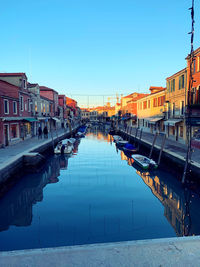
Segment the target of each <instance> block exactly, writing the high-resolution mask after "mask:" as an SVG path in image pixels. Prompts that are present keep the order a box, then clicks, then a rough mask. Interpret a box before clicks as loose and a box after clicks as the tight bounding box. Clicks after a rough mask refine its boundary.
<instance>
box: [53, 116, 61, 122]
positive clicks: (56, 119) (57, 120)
mask: <svg viewBox="0 0 200 267" xmlns="http://www.w3.org/2000/svg"><path fill="white" fill-rule="evenodd" d="M51 119H52V120H54V121H56V122H60V120H59V119H58V118H56V117H52V118H51Z"/></svg>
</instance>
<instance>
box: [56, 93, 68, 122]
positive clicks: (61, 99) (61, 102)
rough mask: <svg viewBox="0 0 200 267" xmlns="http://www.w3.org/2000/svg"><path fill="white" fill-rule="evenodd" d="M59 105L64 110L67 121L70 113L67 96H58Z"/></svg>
mask: <svg viewBox="0 0 200 267" xmlns="http://www.w3.org/2000/svg"><path fill="white" fill-rule="evenodd" d="M58 104H59V106H60V107H62V109H63V118H64V119H67V117H68V112H69V111H68V109H67V105H66V96H65V95H58Z"/></svg>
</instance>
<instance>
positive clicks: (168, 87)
mask: <svg viewBox="0 0 200 267" xmlns="http://www.w3.org/2000/svg"><path fill="white" fill-rule="evenodd" d="M169 92H170V81H167V93H169Z"/></svg>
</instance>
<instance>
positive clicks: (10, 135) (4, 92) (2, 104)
mask: <svg viewBox="0 0 200 267" xmlns="http://www.w3.org/2000/svg"><path fill="white" fill-rule="evenodd" d="M20 120H21V118H20V117H19V94H18V87H17V86H15V85H12V84H9V83H7V82H5V81H0V147H4V146H8V145H9V144H12V143H16V142H18V141H19V140H20Z"/></svg>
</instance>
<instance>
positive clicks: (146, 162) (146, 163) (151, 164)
mask: <svg viewBox="0 0 200 267" xmlns="http://www.w3.org/2000/svg"><path fill="white" fill-rule="evenodd" d="M132 158H133V160H134V162H135V163H136V164H138V165H139V166H140V167H142V168H143V169H151V168H152V169H156V168H157V167H158V165H157V164H156V162H155V161H154V160H152V159H149V158H147V157H145V156H143V155H139V154H135V155H132Z"/></svg>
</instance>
